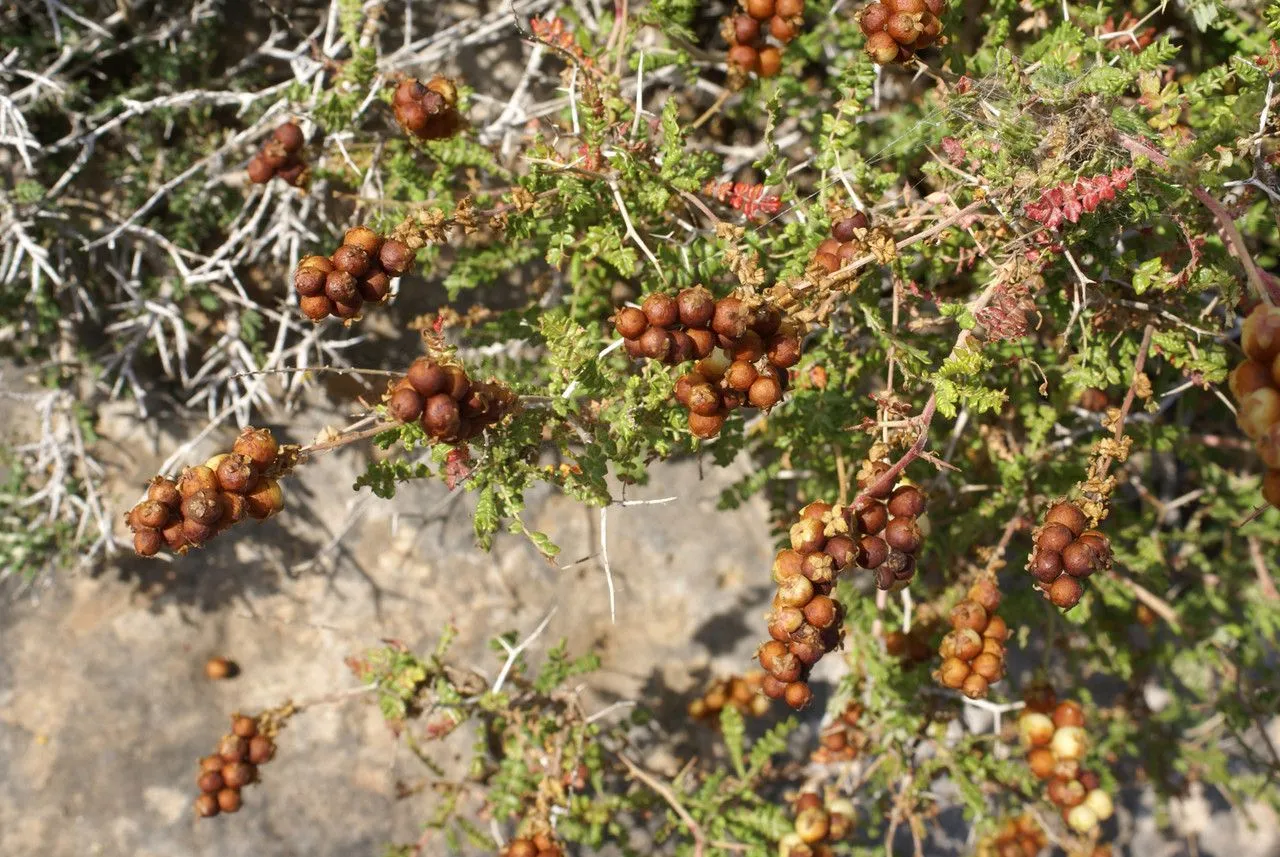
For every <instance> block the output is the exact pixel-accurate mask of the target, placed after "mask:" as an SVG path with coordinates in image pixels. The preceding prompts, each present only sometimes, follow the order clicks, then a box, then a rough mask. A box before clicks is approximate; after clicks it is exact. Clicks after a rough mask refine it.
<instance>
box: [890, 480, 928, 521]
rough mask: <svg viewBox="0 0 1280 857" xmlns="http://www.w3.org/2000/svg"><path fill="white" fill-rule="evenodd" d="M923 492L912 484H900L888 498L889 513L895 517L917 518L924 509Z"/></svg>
mask: <svg viewBox="0 0 1280 857" xmlns="http://www.w3.org/2000/svg"><path fill="white" fill-rule="evenodd" d="M925 505H926V504H925V496H924V492H923V491H921V490H920V489H919V488H917V487H915V486H914V485H900V486H898V488H896V489H894V492H893V495H892V496H891V497H890V498H889V503H888V507H889V514H891V515H893V516H894V517H895V518H918V517H920V516H921V515H923V514H924V511H925Z"/></svg>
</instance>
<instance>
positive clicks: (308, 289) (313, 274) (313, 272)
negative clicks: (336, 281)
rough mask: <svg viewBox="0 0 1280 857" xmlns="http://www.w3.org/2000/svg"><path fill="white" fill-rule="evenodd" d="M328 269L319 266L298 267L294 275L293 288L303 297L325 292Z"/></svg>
mask: <svg viewBox="0 0 1280 857" xmlns="http://www.w3.org/2000/svg"><path fill="white" fill-rule="evenodd" d="M328 275H329V272H328V271H322V270H320V269H319V268H298V270H297V271H295V272H294V275H293V288H294V290H295V291H297V293H298V294H299V295H302V296H303V297H314V296H315V295H322V294H324V284H325V278H326V277H328Z"/></svg>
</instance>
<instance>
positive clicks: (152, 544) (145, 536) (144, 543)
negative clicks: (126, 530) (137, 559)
mask: <svg viewBox="0 0 1280 857" xmlns="http://www.w3.org/2000/svg"><path fill="white" fill-rule="evenodd" d="M163 545H164V537H163V536H161V535H160V531H159V530H156V529H151V528H143V529H139V530H138V531H137V532H135V533H134V534H133V552H134V553H136V554H137V555H138V556H155V555H156V554H158V553H159V552H160V548H161V547H162V546H163Z"/></svg>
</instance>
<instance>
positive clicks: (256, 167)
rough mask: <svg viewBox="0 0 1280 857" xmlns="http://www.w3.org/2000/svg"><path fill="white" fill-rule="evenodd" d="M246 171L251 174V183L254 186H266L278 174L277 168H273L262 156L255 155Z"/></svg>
mask: <svg viewBox="0 0 1280 857" xmlns="http://www.w3.org/2000/svg"><path fill="white" fill-rule="evenodd" d="M245 171H246V172H248V174H249V181H251V182H253V183H254V184H266V183H267V182H269V181H271V179H272V177H273V176H275V174H276V168H275V167H273V166H271V164H269V163H268V162H267V159H266V158H264V157H262V155H254V156H253V157H252V158H250V159H249V165H248V166H247V167H245Z"/></svg>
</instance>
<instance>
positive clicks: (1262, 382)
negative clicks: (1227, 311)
mask: <svg viewBox="0 0 1280 857" xmlns="http://www.w3.org/2000/svg"><path fill="white" fill-rule="evenodd" d="M1240 347H1241V348H1243V349H1244V353H1245V358H1246V359H1245V361H1244V362H1243V363H1241V364H1240V365H1239V366H1237V367H1236V368H1235V369H1233V370H1232V371H1231V376H1230V378H1229V384H1230V387H1231V395H1233V396H1234V397H1235V399H1236V402H1238V403H1239V405H1240V411H1239V414H1238V415H1237V417H1236V421H1237V423H1238V424H1239V426H1240V430H1241V431H1242V432H1244V433H1245V434H1246V435H1247V436H1248V437H1249V439H1250V440H1252V441H1253V442H1254V446H1255V448H1256V449H1257V450H1258V456H1259V457H1260V458H1261V459H1262V463H1263V464H1265V465H1266V467H1267V473H1266V475H1265V476H1263V477H1262V496H1263V499H1265V500H1266V501H1267V502H1268V503H1270V504H1271V505H1272V506H1275V507H1276V508H1277V509H1280V308H1277V307H1273V306H1269V305H1267V304H1259V305H1258V307H1257V308H1256V309H1254V311H1253V312H1251V313H1249V315H1248V316H1247V317H1246V318H1245V320H1244V327H1243V328H1242V331H1241V336H1240Z"/></svg>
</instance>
